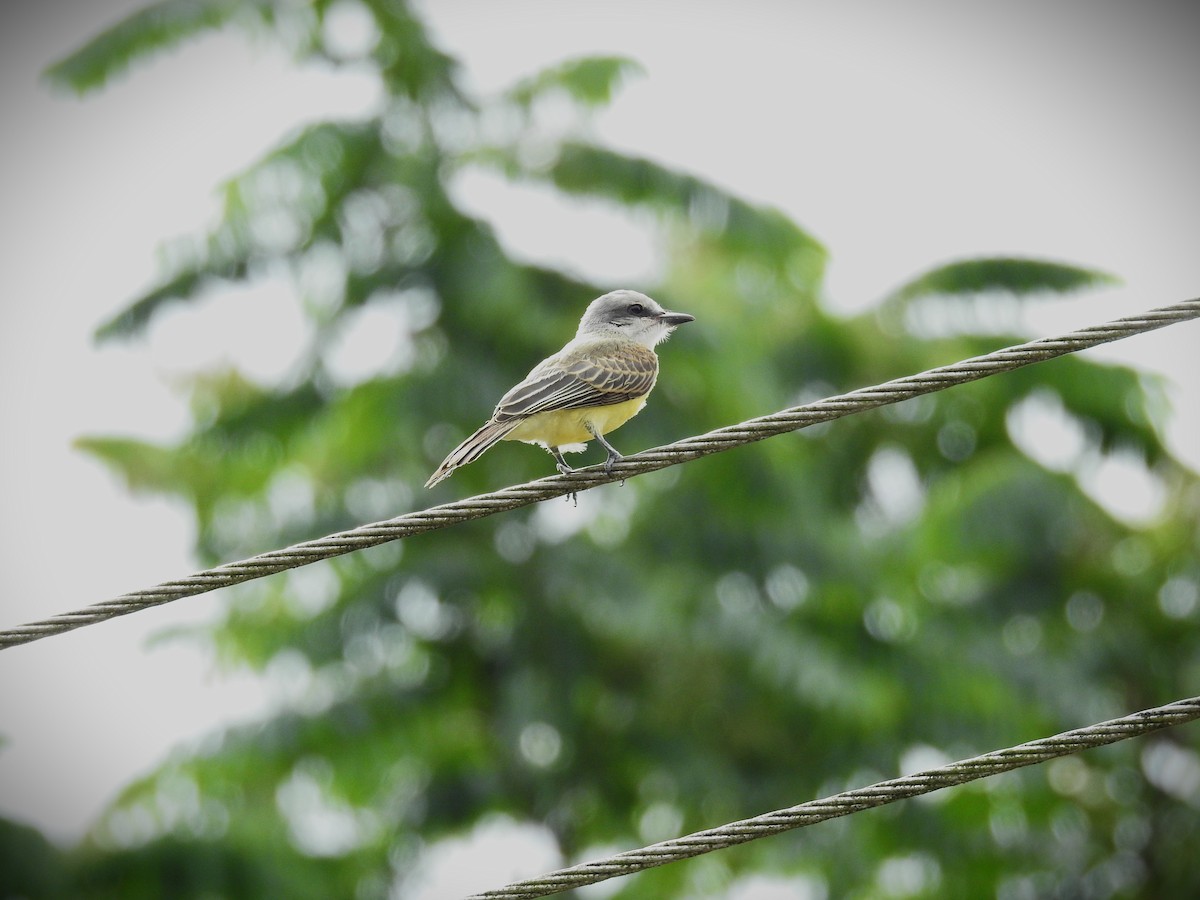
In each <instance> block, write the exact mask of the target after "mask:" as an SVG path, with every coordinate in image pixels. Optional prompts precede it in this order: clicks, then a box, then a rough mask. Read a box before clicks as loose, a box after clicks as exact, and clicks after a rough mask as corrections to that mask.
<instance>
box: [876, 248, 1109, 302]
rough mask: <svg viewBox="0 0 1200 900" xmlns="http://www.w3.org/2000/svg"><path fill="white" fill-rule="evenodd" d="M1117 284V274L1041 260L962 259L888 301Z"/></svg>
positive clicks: (1024, 293) (1063, 290) (1058, 290)
mask: <svg viewBox="0 0 1200 900" xmlns="http://www.w3.org/2000/svg"><path fill="white" fill-rule="evenodd" d="M1117 283H1119V279H1118V278H1116V276H1113V275H1110V274H1108V273H1106V272H1101V271H1098V270H1096V269H1084V268H1081V267H1079V266H1072V265H1067V264H1065V263H1057V262H1049V261H1046V260H1038V259H1021V258H1014V257H991V258H982V259H968V260H962V261H959V262H953V263H950V264H948V265H944V266H938V267H937V268H935V269H931V270H929V271H928V272H926V273H925V274H923V275H919V276H918V277H917V278H915V279H913V280H912V281H910V282H908V283H907V284H905V285H903V286H902V287H900V288H899V289H898V290H896V291H895V292H894V293H893V294H892V295H891V297H890V298H889V302H890V303H897V304H904V303H908V302H911V301H913V300H916V299H919V298H922V297H931V296H945V295H951V296H961V295H966V296H972V295H975V294H983V293H993V292H1005V293H1009V294H1015V295H1016V296H1019V297H1024V296H1028V295H1031V294H1046V293H1055V294H1065V293H1069V292H1071V291H1078V290H1083V289H1085V288H1093V287H1107V286H1110V285H1114V284H1117Z"/></svg>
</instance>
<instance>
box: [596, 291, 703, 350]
mask: <svg viewBox="0 0 1200 900" xmlns="http://www.w3.org/2000/svg"><path fill="white" fill-rule="evenodd" d="M694 319H695V316H689V315H688V314H687V313H677V312H669V311H668V310H665V309H663V308H662V307H661V306H659V305H658V304H657V303H655V302H654V301H653V300H651V299H650V298H649V297H647V296H646V295H645V294H639V293H638V292H637V291H624V290H622V291H611V292H609V293H607V294H605V295H604V296H603V297H598V298H597V299H595V300H593V301H592V302H591V304H590V305H589V306H588V308H587V311H586V312H584V314H583V318H582V319H581V320H580V321H579V331H577V332H576V333H575V339H576V340H580V339H586V338H598V337H621V338H626V339H628V340H631V341H637V342H638V343H639V344H642V345H644V346H646V347H650V348H653V347H654V346H655V345H656V344H658V343H660V342H662V341H665V340H666V339H667V338H668V337H670V336H671V332H672V331H674V330H675V329H676V327H678V326H679V325H682V324H684V323H685V322H691V321H694Z"/></svg>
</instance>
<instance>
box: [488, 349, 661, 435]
mask: <svg viewBox="0 0 1200 900" xmlns="http://www.w3.org/2000/svg"><path fill="white" fill-rule="evenodd" d="M657 378H658V357H657V356H656V355H655V354H654V351H653V350H650V349H648V348H646V347H643V346H641V345H640V344H633V343H631V342H628V341H621V342H615V341H605V342H597V343H596V344H590V345H585V346H582V347H578V348H572V349H571V350H568V351H566V352H564V353H561V354H556V355H555V356H552V357H550V358H549V359H547V360H546V361H545V362H543V363H541V364H539V365H538V366H537V367H536V368H535V369H534V370H533V371H532V372H530V373H529V375H528V376H527V377H526V378H525V380H524V381H522V382H521V383H520V384H518V385H517V386H516V387H514V388H513V389H512V390H511V391H509V392H508V393H507V394H505V395H504V396H503V397H502V398H501V400H500V403H499V404H497V406H496V412H495V413H494V414H493V416H492V420H493V421H496V422H503V421H506V420H508V419H513V418H524V417H526V416H532V415H534V414H535V413H540V412H549V411H553V410H559V409H580V408H586V407H589V406H610V405H612V404H614V403H624V402H625V401H627V400H633V399H635V398H637V397H643V396H645V395H646V394H648V393H650V390H651V388H653V387H654V382H655V380H656V379H657Z"/></svg>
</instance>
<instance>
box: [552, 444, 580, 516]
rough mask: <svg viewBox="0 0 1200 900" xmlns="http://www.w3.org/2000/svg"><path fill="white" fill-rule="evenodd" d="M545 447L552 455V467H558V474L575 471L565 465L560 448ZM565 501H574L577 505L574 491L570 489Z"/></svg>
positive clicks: (568, 473) (577, 501) (577, 500)
mask: <svg viewBox="0 0 1200 900" xmlns="http://www.w3.org/2000/svg"><path fill="white" fill-rule="evenodd" d="M546 449H547V450H549V451H550V455H551V456H553V457H554V468H556V469H558V473H559V474H560V475H570V474H571V473H572V472H574V471H575V470H574V469H572V468H571V467H570V466H568V465H567V461H566V460H565V459H563V455H562V451H561V450H559V449H558V448H557V447H547V448H546ZM567 502H568V503H574V504H575V505H576V506H578V505H579V498H578V497H577V496H576V495H575V492H574V491H571V493H569V494H567Z"/></svg>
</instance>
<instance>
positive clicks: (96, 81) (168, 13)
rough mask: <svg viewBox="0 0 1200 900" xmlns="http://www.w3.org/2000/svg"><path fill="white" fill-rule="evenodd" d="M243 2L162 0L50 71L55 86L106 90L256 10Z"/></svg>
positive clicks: (84, 90)
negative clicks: (149, 60) (145, 62)
mask: <svg viewBox="0 0 1200 900" xmlns="http://www.w3.org/2000/svg"><path fill="white" fill-rule="evenodd" d="M255 5H258V4H254V3H250V4H247V3H245V2H241V0H164V2H162V3H156V4H154V5H153V6H148V7H146V8H145V9H141V10H138V11H137V12H135V13H134V14H133V15H131V16H129V17H127V18H125V19H123V20H121V21H120V22H118V23H117V24H116V25H114V26H113V27H111V28H109V29H108V30H107V31H104V32H101V33H100V34H99V35H98V36H97V37H95V38H93V39H92V40H91V41H89V42H88V43H87V44H85V45H84V46H83V47H81V48H80V49H78V50H76V51H75V52H74V53H72V54H71V55H70V56H68V57H66V58H65V59H62V60H60V61H59V62H57V63H55V64H54V65H52V66H51V67H50V68H48V69H47V70H46V73H45V74H46V78H47V79H48V80H49V81H50V82H51V83H52V84H55V85H58V86H60V87H65V88H69V89H70V90H73V91H75V92H76V93H77V94H85V93H87V92H88V91H92V90H95V89H97V88H100V87H103V86H104V85H105V84H107V83H108V82H109V81H110V80H111V79H112V78H113V77H114V76H116V75H119V74H121V73H122V72H124V71H125V70H126V69H128V68H129V67H130V66H131V65H132V64H133V63H135V62H137V61H139V60H141V59H144V58H146V57H149V56H152V55H154V54H156V53H161V52H163V51H165V50H170V49H172V48H174V47H176V46H178V45H179V44H180V43H182V42H183V41H185V40H187V39H188V38H190V37H193V36H195V35H197V34H199V33H201V32H204V31H212V30H214V29H217V28H220V27H221V26H223V25H225V24H226V23H228V22H229V21H230V20H231V19H233V18H234V17H235V16H237V15H239V14H241V13H244V12H245V11H246V10H247V9H248V8H253V7H254V6H255Z"/></svg>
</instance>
